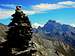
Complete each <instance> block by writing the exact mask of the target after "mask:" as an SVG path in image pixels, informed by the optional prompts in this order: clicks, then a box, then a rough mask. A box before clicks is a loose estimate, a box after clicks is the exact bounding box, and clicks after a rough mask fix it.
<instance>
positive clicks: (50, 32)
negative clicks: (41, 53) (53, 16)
mask: <svg viewBox="0 0 75 56" xmlns="http://www.w3.org/2000/svg"><path fill="white" fill-rule="evenodd" d="M34 32H35V33H40V35H42V36H43V37H45V38H46V39H54V40H60V41H63V42H64V43H67V44H69V45H71V46H73V47H75V27H72V26H70V25H65V24H60V23H57V22H56V21H53V20H49V21H48V22H47V23H46V24H45V25H44V26H43V27H40V26H39V27H38V29H35V31H34Z"/></svg>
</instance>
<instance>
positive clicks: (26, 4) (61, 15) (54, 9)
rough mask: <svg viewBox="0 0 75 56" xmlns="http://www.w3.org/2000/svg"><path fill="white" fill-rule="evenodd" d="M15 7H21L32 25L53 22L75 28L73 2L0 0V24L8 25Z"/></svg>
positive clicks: (67, 0) (70, 0)
mask: <svg viewBox="0 0 75 56" xmlns="http://www.w3.org/2000/svg"><path fill="white" fill-rule="evenodd" d="M16 5H21V6H22V10H23V11H24V13H26V14H27V15H28V17H29V19H30V21H31V23H32V24H33V25H38V26H39V25H41V26H42V25H43V24H45V23H46V22H47V21H48V20H55V21H57V22H60V23H62V24H69V25H72V26H75V0H0V23H3V24H9V23H10V19H11V17H10V16H11V15H12V14H13V13H14V11H15V7H16Z"/></svg>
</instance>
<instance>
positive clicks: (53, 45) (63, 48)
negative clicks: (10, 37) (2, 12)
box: [0, 25, 75, 56]
mask: <svg viewBox="0 0 75 56" xmlns="http://www.w3.org/2000/svg"><path fill="white" fill-rule="evenodd" d="M3 26H4V25H3ZM4 27H5V26H4ZM39 28H40V27H39ZM6 30H7V28H5V30H2V29H0V31H1V32H0V34H2V35H0V44H1V43H3V42H5V41H6V33H5V31H6ZM46 37H48V36H46V35H43V33H41V31H40V32H36V33H33V38H32V41H33V42H34V43H35V44H34V47H35V48H36V49H37V52H36V53H34V54H35V55H36V56H75V49H74V48H72V47H71V46H70V45H68V44H65V43H64V42H62V41H58V40H54V39H50V38H52V37H49V39H47V38H46ZM0 48H1V46H0ZM33 56H34V55H33Z"/></svg>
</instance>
